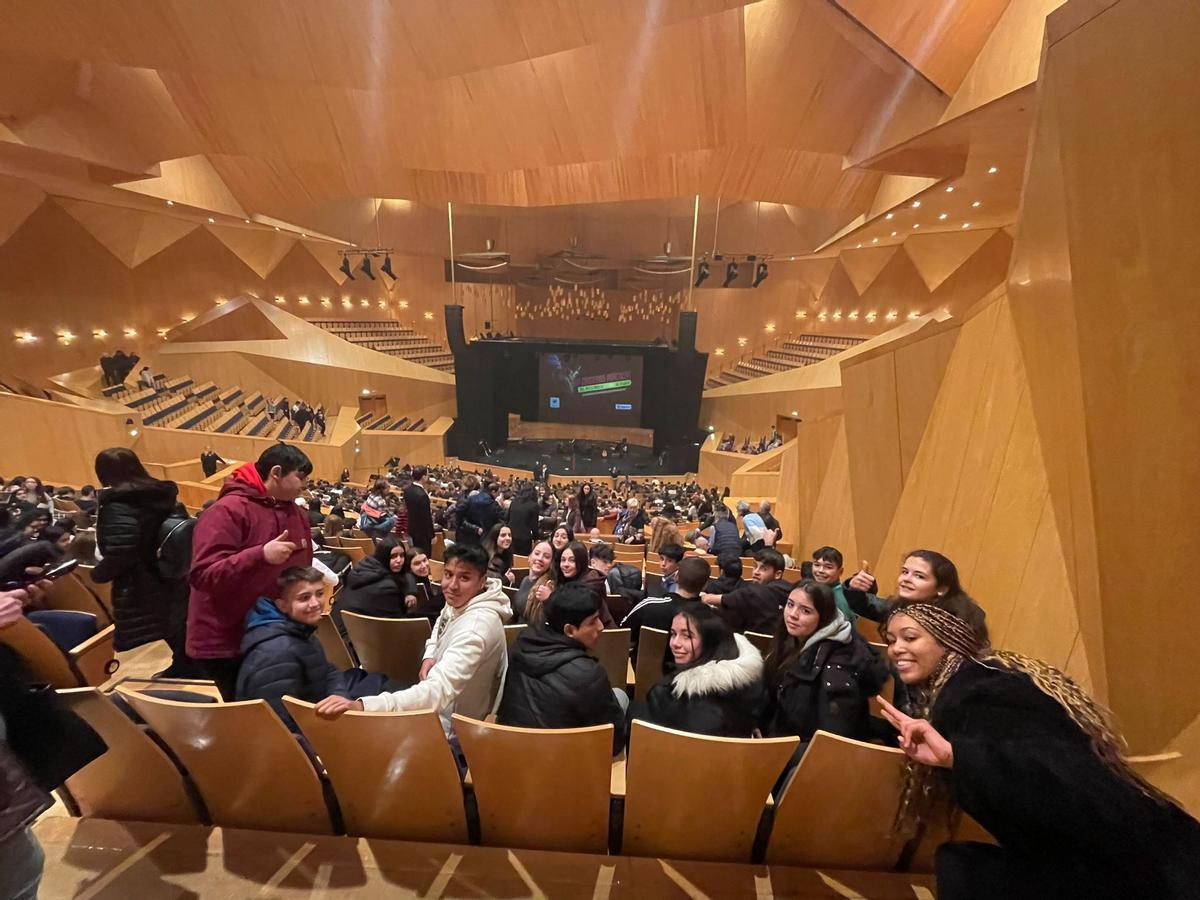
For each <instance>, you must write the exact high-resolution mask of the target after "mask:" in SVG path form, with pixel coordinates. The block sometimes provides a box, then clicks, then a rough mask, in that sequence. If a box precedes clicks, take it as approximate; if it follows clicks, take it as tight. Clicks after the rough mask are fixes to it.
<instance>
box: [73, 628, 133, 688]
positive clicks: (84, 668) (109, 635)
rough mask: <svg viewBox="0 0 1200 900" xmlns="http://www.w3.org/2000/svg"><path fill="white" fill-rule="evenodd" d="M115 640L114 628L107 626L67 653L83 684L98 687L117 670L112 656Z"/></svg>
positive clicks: (115, 661)
mask: <svg viewBox="0 0 1200 900" xmlns="http://www.w3.org/2000/svg"><path fill="white" fill-rule="evenodd" d="M115 638H116V626H115V625H109V626H108V627H107V628H105V629H104V630H103V631H99V632H97V633H96V634H95V635H94V636H93V637H90V638H88V639H87V640H86V641H84V642H83V643H82V644H79V645H78V646H76V647H73V648H72V649H71V650H70V652H69V653H67V656H68V657H69V658H70V660H71V666H72V667H73V668H74V669H75V671H76V672H77V673H78V674H79V679H80V681H81V682H82V683H83V684H88V685H91V686H92V687H99V686H100V685H102V684H104V682H106V681H108V679H109V677H110V676H111V675H112V673H113V672H115V671H116V670H117V666H119V665H120V663H119V662H117V660H116V659H115V658H114V656H113V640H114V639H115ZM110 664H111V665H110Z"/></svg>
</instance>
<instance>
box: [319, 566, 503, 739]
mask: <svg viewBox="0 0 1200 900" xmlns="http://www.w3.org/2000/svg"><path fill="white" fill-rule="evenodd" d="M487 567H488V558H487V554H486V553H485V552H484V550H483V549H482V548H481V547H477V546H474V545H470V546H463V545H457V546H455V547H452V548H451V549H450V550H447V551H446V560H445V567H444V569H443V572H442V593H443V594H444V595H445V597H446V606H445V608H444V609H443V610H442V614H441V615H440V616H439V617H438V620H437V623H436V624H435V625H434V626H433V634H432V636H431V637H430V638H429V641H428V642H427V643H426V644H425V662H424V663H423V664H422V665H421V680H420V681H419V682H418V683H417V684H415V685H413V686H412V687H410V688H406V689H405V690H403V691H396V692H395V693H387V694H378V695H376V696H374V697H363V698H362V699H360V700H349V699H347V698H345V697H336V696H335V697H326V698H325V699H324V700H322V701H320V702H319V703H318V704H317V706H316V712H317V715H319V716H322V717H324V718H327V719H336V718H338V717H339V716H340V715H341V714H342V713H344V712H346V711H347V710H365V711H366V712H399V711H401V710H408V709H432V710H433V711H435V712H436V713H437V714H438V716H440V717H441V720H442V728H443V729H444V730H445V732H446V735H447V737H449V736H451V734H452V729H451V716H453V715H454V714H455V713H460V714H462V715H464V716H469V717H471V718H473V719H483V718H484V717H485V716H487V715H488V714H489V713H491V712H493V710H494V708H495V705H496V700H497V697H498V694H499V691H500V689H501V686H502V684H503V681H504V673H505V669H506V668H507V664H508V652H507V648H506V645H505V641H504V624H505V623H506V622H508V621H509V619H511V618H512V607H511V606H510V605H509V602H508V596H507V595H506V594H505V593H504V591H503V590H502V589H501V587H500V581H499V580H498V579H495V578H488V577H487Z"/></svg>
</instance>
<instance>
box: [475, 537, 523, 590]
mask: <svg viewBox="0 0 1200 900" xmlns="http://www.w3.org/2000/svg"><path fill="white" fill-rule="evenodd" d="M512 544H513V533H512V529H511V528H510V527H509V526H508V525H507V524H505V523H504V522H497V523H496V524H495V525H493V526H492V530H491V531H489V532H488V535H487V537H485V538H484V539H483V549H484V552H486V553H487V555H488V577H489V578H499V579H500V581H501V583H503V584H507V585H511V584H513V583H514V582H515V581H516V580H517V577H516V575H515V574H513V571H512V558H513V551H512Z"/></svg>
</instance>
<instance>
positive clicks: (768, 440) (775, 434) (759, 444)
mask: <svg viewBox="0 0 1200 900" xmlns="http://www.w3.org/2000/svg"><path fill="white" fill-rule="evenodd" d="M782 446H783V435H782V434H780V433H779V429H777V428H775V427H772V428H771V433H770V434H769V435H766V434H764V435H763V436H762V437H760V438H759V439H758V441H752V440H751V439H750V435H746V439H745V440H744V441H742V445H741V447H739V446H738V443H737V436H736V435H734V434H726V435H725V436H724V437H722V438H721V440H720V441H718V442H717V449H718V450H720V451H722V452H723V453H746V454H749V455H751V456H757V455H758V454H759V453H766V452H767V451H768V450H774V449H775V448H776V447H782Z"/></svg>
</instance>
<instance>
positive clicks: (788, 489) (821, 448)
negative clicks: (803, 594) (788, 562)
mask: <svg viewBox="0 0 1200 900" xmlns="http://www.w3.org/2000/svg"><path fill="white" fill-rule="evenodd" d="M843 422H844V419H843V416H842V413H840V412H837V413H832V414H830V415H825V416H819V417H816V418H811V419H806V420H805V421H804V422H802V423H801V424H800V427H799V428H798V429H797V437H798V440H797V442H796V443H797V452H796V472H795V478H794V479H791V480H789V478H788V476H789V475H790V473H789V472H788V471H787V470H785V471H783V472H782V473H781V474H780V480H779V484H780V487H779V495H780V498H781V500H780V502H784V501H783V500H782V498H783V496H784V495H785V494H786V495H790V496H792V497H793V498H794V500H795V504H796V508H797V516H798V521H797V529H796V531H794V532H793V534H795V535H799V536H800V538H801V542H802V543H803V546H800V545H796V546H794V548H793V549H794V551H795V552H794V553H793V555H794V556H797V558H799V559H807V558H808V556H809V554H810V553H812V551H813V550H815V549H816V548H817V547H819V546H821V545H820V544H813V545H812V546H809V544H808V541H809V539H810V537H809V536H810V534H811V533H812V520H813V514H814V512H815V511H816V508H817V499H818V498H819V497H820V495H821V485H822V484H823V483H824V481H825V473H826V472H828V471H829V460H830V458H831V457H832V456H833V448H834V444H835V443H836V442H837V439H838V435H839V434H841V433H842V432H843Z"/></svg>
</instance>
